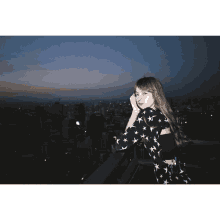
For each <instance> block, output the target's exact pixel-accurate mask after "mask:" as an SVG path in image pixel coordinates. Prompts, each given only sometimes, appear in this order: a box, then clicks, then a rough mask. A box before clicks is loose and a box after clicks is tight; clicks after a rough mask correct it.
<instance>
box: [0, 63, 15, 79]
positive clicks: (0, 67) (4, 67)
mask: <svg viewBox="0 0 220 220" xmlns="http://www.w3.org/2000/svg"><path fill="white" fill-rule="evenodd" d="M13 70H14V68H13V65H12V64H10V65H8V61H7V60H3V61H1V62H0V75H2V74H3V73H4V72H12V71H13Z"/></svg>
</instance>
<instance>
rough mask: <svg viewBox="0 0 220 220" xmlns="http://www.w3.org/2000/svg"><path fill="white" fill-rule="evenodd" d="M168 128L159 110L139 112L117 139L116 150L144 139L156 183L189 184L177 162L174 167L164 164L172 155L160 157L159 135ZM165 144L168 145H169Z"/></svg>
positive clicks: (147, 109)
mask: <svg viewBox="0 0 220 220" xmlns="http://www.w3.org/2000/svg"><path fill="white" fill-rule="evenodd" d="M145 120H146V122H147V124H146V122H145ZM169 127H170V125H169V122H168V120H167V118H166V117H165V116H164V115H163V114H162V112H161V111H160V110H158V109H156V110H154V109H152V108H150V107H148V108H145V109H143V110H141V111H140V112H139V114H138V116H137V119H136V121H135V122H134V124H133V125H132V127H129V128H128V129H127V131H126V132H125V133H124V134H123V135H121V136H120V137H118V138H117V140H116V150H117V151H121V150H126V149H128V148H129V147H131V146H132V145H133V144H135V143H137V142H139V143H140V140H142V139H145V141H144V144H143V146H144V147H145V148H146V150H147V151H148V153H149V156H150V157H151V158H152V159H153V161H154V174H155V177H156V180H157V183H160V184H161V183H163V184H168V183H189V182H190V181H191V179H190V178H189V177H188V176H187V174H186V171H185V168H183V167H181V166H180V162H179V161H177V163H176V164H175V165H168V164H167V163H165V160H170V159H174V155H172V154H171V155H170V154H169V155H170V156H171V158H166V159H165V158H163V156H162V155H163V146H162V145H161V142H160V136H163V135H160V133H161V130H162V129H165V128H169ZM169 135H170V134H169ZM167 144H168V145H169V143H167ZM163 145H164V143H163Z"/></svg>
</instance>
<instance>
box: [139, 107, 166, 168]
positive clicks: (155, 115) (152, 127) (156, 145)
mask: <svg viewBox="0 0 220 220" xmlns="http://www.w3.org/2000/svg"><path fill="white" fill-rule="evenodd" d="M144 117H145V120H146V122H147V124H148V126H149V130H148V137H149V138H148V142H147V144H144V147H145V148H146V149H147V150H148V153H149V156H150V157H151V158H152V159H153V161H154V165H155V168H156V169H159V168H158V167H160V166H161V165H162V164H164V162H163V160H162V158H161V155H160V151H161V150H162V147H163V146H161V144H160V142H159V137H160V133H161V130H162V129H165V128H167V127H169V122H168V120H167V118H166V117H165V116H164V115H163V114H162V113H161V112H160V111H152V110H150V111H149V112H148V114H146V115H145V116H143V118H144Z"/></svg>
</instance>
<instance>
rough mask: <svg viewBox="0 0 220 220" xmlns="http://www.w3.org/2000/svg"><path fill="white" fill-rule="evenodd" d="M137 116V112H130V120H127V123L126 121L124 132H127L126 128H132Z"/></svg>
mask: <svg viewBox="0 0 220 220" xmlns="http://www.w3.org/2000/svg"><path fill="white" fill-rule="evenodd" d="M138 114H139V112H138V111H134V110H133V111H132V114H131V117H130V119H129V121H128V124H127V126H126V128H125V131H127V129H128V128H131V127H132V125H133V124H134V122H135V121H136V119H137V116H138Z"/></svg>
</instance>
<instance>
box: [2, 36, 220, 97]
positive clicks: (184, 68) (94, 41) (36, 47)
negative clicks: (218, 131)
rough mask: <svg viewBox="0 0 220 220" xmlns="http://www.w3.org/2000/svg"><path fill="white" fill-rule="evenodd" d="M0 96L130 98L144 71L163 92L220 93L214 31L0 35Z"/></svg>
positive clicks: (219, 59) (217, 41)
mask: <svg viewBox="0 0 220 220" xmlns="http://www.w3.org/2000/svg"><path fill="white" fill-rule="evenodd" d="M0 46H1V51H0V98H1V99H8V98H13V99H15V100H16V99H20V100H29V101H30V100H31V99H32V98H40V99H45V100H47V99H53V98H59V97H60V98H61V99H62V100H68V99H69V100H75V99H91V98H92V99H96V98H101V99H106V98H128V97H129V96H130V95H131V94H132V91H133V86H134V84H135V82H136V81H137V80H138V79H139V78H141V77H142V76H144V75H145V76H154V77H156V78H158V79H160V81H161V82H162V84H163V87H164V91H165V94H166V96H167V97H177V96H181V97H184V96H204V95H206V96H213V95H218V96H219V95H220V92H219V91H220V89H219V88H218V87H219V82H220V74H219V73H220V72H219V68H220V65H219V62H220V56H219V51H220V37H218V36H213V37H211V36H209V37H207V36H206V37H202V36H195V37H190V36H182V37H175V36H156V37H153V36H124V37H123V36H115V37H114V36H109V37H108V36H46V37H40V36H38V37H34V36H15V37H9V36H6V37H4V36H2V37H0Z"/></svg>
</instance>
